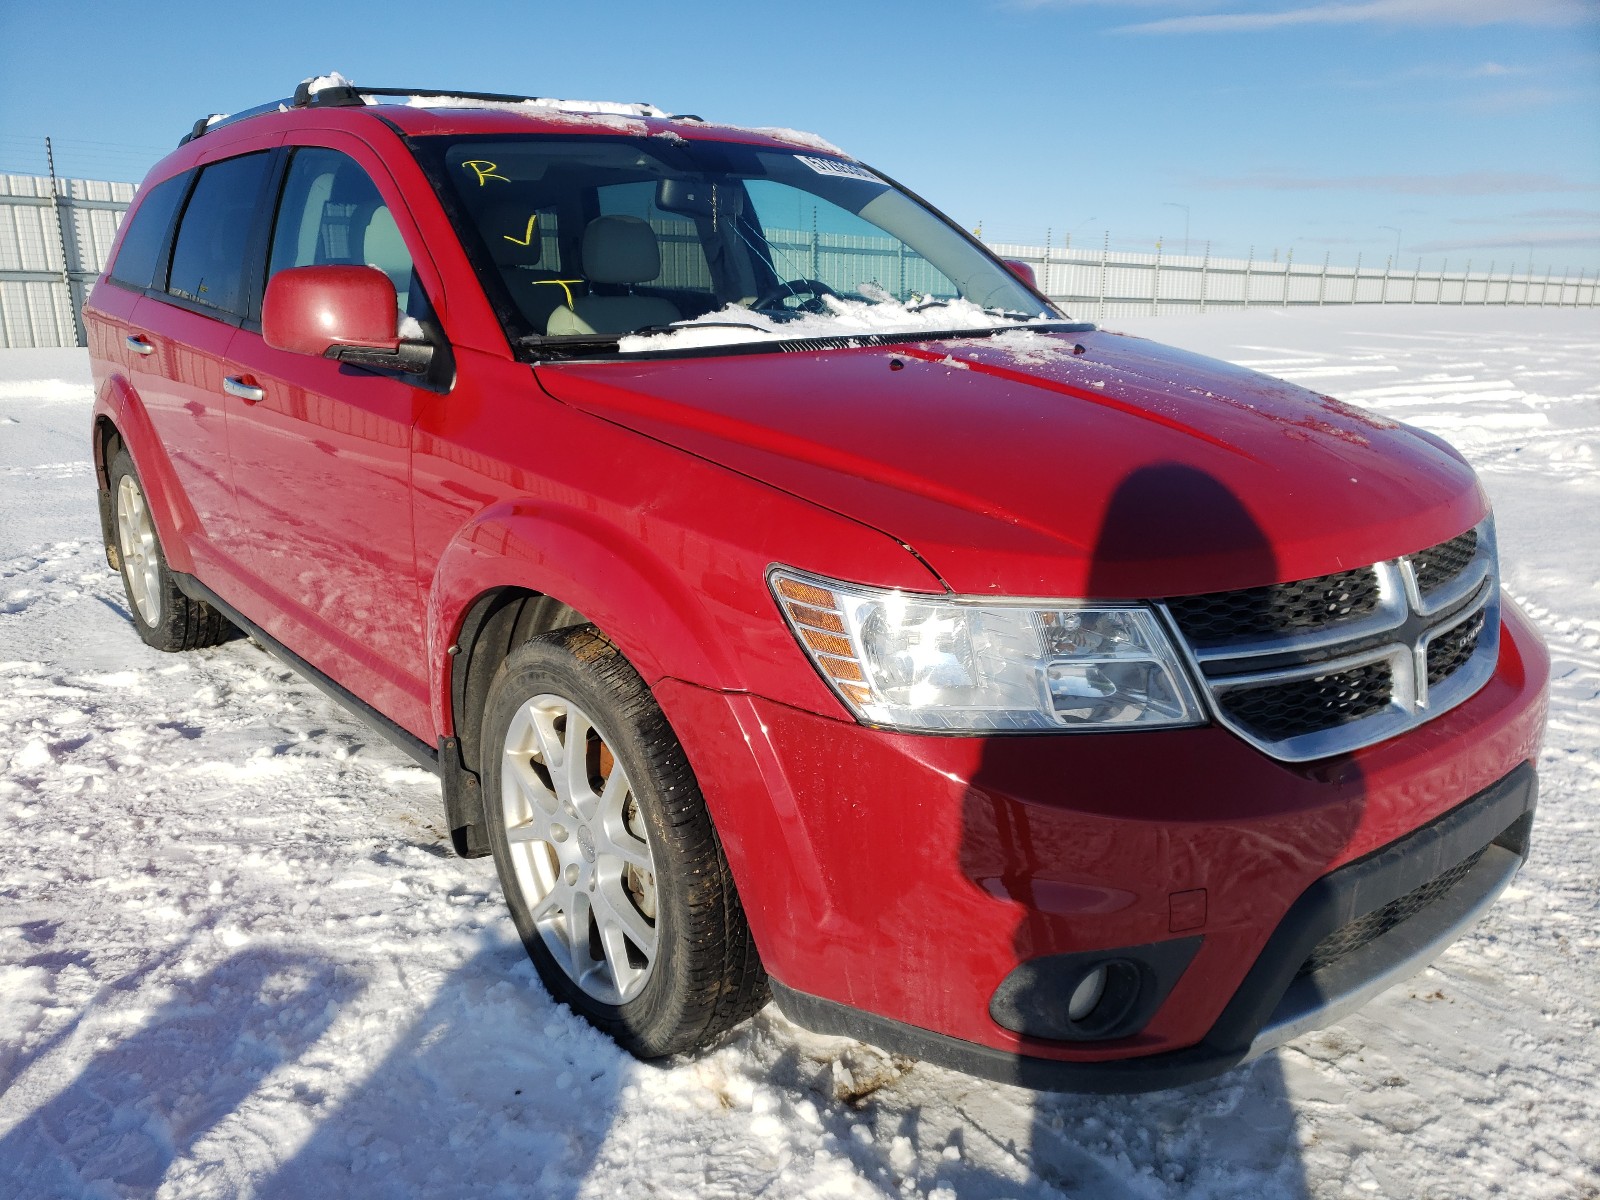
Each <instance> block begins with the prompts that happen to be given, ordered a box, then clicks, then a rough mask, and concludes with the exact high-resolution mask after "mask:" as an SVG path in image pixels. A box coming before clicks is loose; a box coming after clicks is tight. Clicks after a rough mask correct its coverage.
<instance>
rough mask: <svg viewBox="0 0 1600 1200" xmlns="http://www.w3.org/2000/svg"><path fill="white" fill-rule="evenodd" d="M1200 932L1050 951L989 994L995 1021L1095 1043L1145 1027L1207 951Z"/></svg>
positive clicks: (1043, 1034)
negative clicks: (1202, 951) (1098, 947)
mask: <svg viewBox="0 0 1600 1200" xmlns="http://www.w3.org/2000/svg"><path fill="white" fill-rule="evenodd" d="M1200 943H1201V938H1200V937H1198V936H1195V937H1186V938H1173V939H1172V940H1171V941H1166V942H1152V943H1151V944H1149V945H1145V946H1123V947H1119V948H1118V949H1115V950H1087V951H1079V952H1076V953H1072V954H1047V955H1045V956H1044V957H1042V958H1033V959H1029V960H1028V961H1027V962H1023V963H1018V964H1017V966H1016V967H1015V968H1014V969H1013V970H1012V971H1011V973H1010V974H1009V975H1007V976H1006V977H1005V978H1004V979H1003V980H1001V982H1000V986H999V987H997V988H996V989H995V991H994V995H993V996H992V997H990V999H989V1015H990V1016H991V1017H993V1018H994V1021H995V1024H997V1025H999V1026H1001V1027H1002V1028H1004V1029H1009V1030H1012V1031H1013V1032H1015V1033H1020V1034H1023V1035H1024V1036H1026V1037H1036V1038H1049V1039H1051V1040H1053V1041H1065V1042H1093V1041H1110V1040H1112V1039H1115V1038H1125V1037H1130V1036H1132V1035H1133V1034H1136V1033H1138V1032H1139V1031H1140V1030H1141V1029H1143V1028H1144V1026H1145V1024H1146V1022H1148V1021H1149V1020H1150V1018H1151V1017H1153V1016H1154V1015H1155V1013H1156V1010H1157V1009H1158V1008H1160V1007H1161V1005H1162V1003H1163V1002H1164V1001H1165V1000H1166V998H1167V995H1168V993H1170V992H1171V991H1172V988H1173V986H1174V985H1175V984H1176V983H1177V982H1178V979H1179V977H1180V976H1181V975H1182V974H1183V973H1184V971H1185V970H1186V969H1187V968H1188V966H1189V962H1190V960H1191V959H1193V958H1194V956H1195V954H1196V952H1198V951H1199V949H1200Z"/></svg>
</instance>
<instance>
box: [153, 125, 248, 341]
mask: <svg viewBox="0 0 1600 1200" xmlns="http://www.w3.org/2000/svg"><path fill="white" fill-rule="evenodd" d="M269 161H270V155H267V154H245V155H242V156H240V157H239V158H229V159H224V160H223V161H222V162H216V163H212V164H211V165H210V166H209V167H205V168H204V169H202V170H201V172H200V179H199V181H198V182H196V184H195V185H194V191H193V192H192V193H190V196H189V203H188V204H187V205H185V206H184V210H183V218H182V220H181V221H180V222H179V224H178V237H177V240H176V241H175V242H174V243H173V245H172V270H171V272H170V274H169V275H168V277H167V291H168V292H170V293H171V294H172V295H174V296H181V297H182V298H183V299H185V300H193V301H195V302H196V303H198V304H204V305H206V306H207V307H209V308H215V309H220V310H221V311H223V312H226V313H240V312H242V311H243V308H244V275H245V267H246V261H245V260H246V258H247V257H248V247H249V243H250V232H251V229H250V227H251V224H252V222H253V221H254V218H255V213H256V207H257V205H258V204H259V203H260V201H261V192H262V189H263V188H264V187H265V186H266V182H267V170H268V164H269Z"/></svg>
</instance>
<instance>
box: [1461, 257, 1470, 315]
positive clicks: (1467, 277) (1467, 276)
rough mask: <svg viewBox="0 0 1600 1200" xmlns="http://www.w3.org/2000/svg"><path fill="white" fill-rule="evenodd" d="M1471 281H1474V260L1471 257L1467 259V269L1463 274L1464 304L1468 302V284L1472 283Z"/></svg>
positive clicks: (1462, 297)
mask: <svg viewBox="0 0 1600 1200" xmlns="http://www.w3.org/2000/svg"><path fill="white" fill-rule="evenodd" d="M1471 281H1472V260H1471V259H1470V258H1469V259H1467V270H1466V273H1465V274H1464V275H1462V276H1461V303H1462V304H1465V303H1466V302H1467V284H1468V283H1470V282H1471Z"/></svg>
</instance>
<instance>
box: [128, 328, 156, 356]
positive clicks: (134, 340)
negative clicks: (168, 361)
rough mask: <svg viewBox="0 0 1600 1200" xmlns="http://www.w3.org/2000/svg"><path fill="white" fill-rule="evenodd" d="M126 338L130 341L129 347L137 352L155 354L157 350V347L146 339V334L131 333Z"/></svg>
mask: <svg viewBox="0 0 1600 1200" xmlns="http://www.w3.org/2000/svg"><path fill="white" fill-rule="evenodd" d="M124 340H125V341H126V342H127V343H128V349H129V350H132V351H133V352H134V353H135V354H154V353H155V352H156V348H155V347H154V346H152V345H151V344H150V343H149V342H147V341H145V340H144V334H142V333H135V334H130V335H129V336H128V337H127V338H126V339H124Z"/></svg>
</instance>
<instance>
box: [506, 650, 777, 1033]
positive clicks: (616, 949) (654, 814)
mask: <svg viewBox="0 0 1600 1200" xmlns="http://www.w3.org/2000/svg"><path fill="white" fill-rule="evenodd" d="M481 744H482V746H483V752H482V753H483V763H482V766H483V795H484V809H485V817H486V825H487V827H488V831H489V841H490V843H491V845H492V846H493V848H494V860H495V866H496V869H497V870H498V872H499V875H500V884H501V887H502V889H503V890H504V892H505V897H506V903H507V905H508V906H509V907H510V909H511V916H512V919H513V920H514V921H515V922H516V926H517V931H518V933H520V934H521V936H522V943H523V945H524V946H525V947H526V948H527V951H528V955H529V957H530V958H531V959H532V960H533V963H534V966H535V967H536V968H537V969H538V972H539V975H540V977H541V978H542V979H543V980H544V983H545V986H546V987H547V988H549V990H550V993H551V994H552V995H553V996H554V997H555V998H556V999H557V1000H559V1001H561V1002H562V1003H564V1004H567V1005H568V1006H570V1007H571V1008H572V1010H573V1011H574V1012H576V1013H578V1014H579V1015H580V1016H582V1017H583V1018H584V1019H585V1020H587V1021H588V1022H589V1023H590V1024H592V1025H594V1026H595V1027H596V1028H598V1029H599V1030H601V1031H602V1032H604V1033H606V1034H608V1035H609V1036H610V1037H612V1038H613V1039H615V1040H616V1042H617V1043H618V1044H619V1045H620V1046H622V1047H623V1049H625V1050H627V1051H629V1052H630V1053H632V1054H634V1055H636V1056H638V1057H640V1058H659V1057H662V1056H664V1055H668V1054H676V1053H682V1052H686V1051H690V1050H695V1049H698V1048H700V1047H703V1046H706V1045H708V1044H710V1043H711V1042H712V1041H714V1040H715V1039H716V1038H717V1037H719V1036H720V1035H721V1034H723V1033H724V1032H725V1031H727V1030H728V1029H731V1028H732V1027H733V1026H735V1025H737V1024H738V1023H739V1022H741V1021H743V1020H744V1019H745V1018H746V1017H749V1016H750V1015H752V1014H753V1013H755V1012H756V1011H757V1010H759V1009H760V1008H761V1007H762V1005H764V1004H765V1003H766V1001H767V996H768V990H767V977H766V972H765V971H763V970H762V967H761V961H760V958H759V957H758V955H757V953H756V947H755V942H754V941H753V940H752V938H751V936H750V930H749V926H748V925H747V924H746V922H745V917H744V910H743V908H742V907H741V906H740V903H739V896H738V892H737V891H736V890H735V888H734V882H733V877H732V875H731V874H730V872H729V870H728V864H727V860H726V859H725V858H724V856H723V853H722V844H721V842H720V841H719V839H718V837H717V833H716V830H715V829H714V828H713V827H712V824H711V817H710V814H709V813H708V812H707V811H706V806H705V801H704V799H703V798H702V796H701V793H700V788H699V785H698V784H697V783H696V782H695V778H694V774H693V772H692V771H691V770H690V769H689V763H688V760H687V759H686V758H685V756H684V753H683V748H682V746H681V745H679V743H678V739H677V738H676V737H675V736H674V734H673V732H672V729H671V727H670V726H669V725H668V724H667V720H666V717H665V716H663V715H662V713H661V710H660V708H658V707H657V706H656V703H655V699H654V698H653V697H652V696H651V694H650V689H649V688H648V687H646V686H645V683H644V680H642V679H641V678H640V677H639V675H638V673H637V672H636V671H635V670H634V669H633V667H632V666H631V665H630V664H629V663H628V661H627V660H626V659H625V658H624V657H623V656H622V654H621V652H620V651H619V650H618V649H617V648H616V646H614V645H613V644H612V643H611V641H610V640H609V639H608V638H606V637H605V636H604V635H603V634H601V633H599V632H598V631H597V630H596V629H595V628H594V627H593V626H590V625H582V626H576V627H573V628H569V629H560V630H556V631H554V632H552V633H547V634H542V635H540V636H538V637H535V638H532V639H531V640H529V641H528V642H526V643H524V644H523V645H522V646H520V647H518V648H517V649H515V650H513V651H512V652H511V654H510V655H509V656H508V657H507V658H506V660H505V662H504V663H503V664H502V665H501V667H500V669H499V671H498V672H497V673H496V675H495V678H494V680H493V682H492V683H491V685H490V689H489V697H488V701H487V703H486V705H485V710H484V722H483V740H482V743H481Z"/></svg>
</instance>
